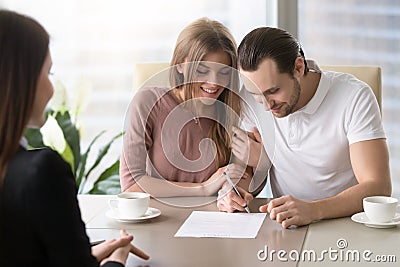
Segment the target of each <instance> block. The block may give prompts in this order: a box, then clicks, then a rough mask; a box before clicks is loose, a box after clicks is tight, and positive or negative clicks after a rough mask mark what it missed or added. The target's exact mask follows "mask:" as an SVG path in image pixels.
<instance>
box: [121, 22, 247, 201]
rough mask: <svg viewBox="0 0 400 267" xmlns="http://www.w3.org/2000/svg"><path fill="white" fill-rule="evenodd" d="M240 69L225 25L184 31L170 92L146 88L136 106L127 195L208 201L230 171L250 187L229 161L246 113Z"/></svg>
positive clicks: (128, 127)
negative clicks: (235, 133) (236, 130)
mask: <svg viewBox="0 0 400 267" xmlns="http://www.w3.org/2000/svg"><path fill="white" fill-rule="evenodd" d="M236 69H237V47H236V43H235V41H234V38H233V37H232V35H231V34H230V32H229V30H228V29H227V28H226V27H225V26H224V25H222V24H221V23H220V22H217V21H213V20H210V19H207V18H202V19H198V20H196V21H194V22H193V23H191V24H190V25H188V26H187V27H186V28H185V29H184V30H183V31H182V32H181V33H180V35H179V37H178V40H177V43H176V46H175V50H174V54H173V57H172V60H171V68H170V83H171V87H165V88H159V87H151V88H143V89H142V90H141V91H139V92H138V93H137V94H136V95H135V97H134V99H133V100H132V103H131V105H130V109H129V113H128V118H127V119H126V123H125V131H126V134H125V136H124V148H123V152H122V155H121V169H120V174H121V186H122V190H123V191H146V192H148V193H150V194H151V195H152V196H153V197H169V196H210V195H215V194H216V193H217V191H218V190H220V189H221V187H222V186H223V184H224V183H225V178H224V177H223V176H222V173H223V172H224V171H226V172H227V173H228V175H229V176H231V178H233V179H241V180H240V182H239V184H240V185H241V186H242V187H244V188H246V189H247V188H248V183H249V180H250V179H249V175H248V174H247V173H245V172H244V168H243V167H241V166H239V165H236V164H234V163H231V161H230V158H231V149H230V142H231V138H230V136H231V131H232V126H236V125H237V122H238V114H240V110H241V103H240V98H239V96H238V95H237V92H238V75H237V72H236V71H235V70H236ZM245 198H246V199H247V200H250V199H251V198H252V197H251V195H250V194H246V196H245ZM241 204H242V206H245V205H246V203H245V201H244V200H242V201H241ZM239 209H240V208H239Z"/></svg>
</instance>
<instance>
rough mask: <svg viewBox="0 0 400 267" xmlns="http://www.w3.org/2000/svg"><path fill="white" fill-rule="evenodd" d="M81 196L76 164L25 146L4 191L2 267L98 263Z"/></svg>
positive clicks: (1, 205)
mask: <svg viewBox="0 0 400 267" xmlns="http://www.w3.org/2000/svg"><path fill="white" fill-rule="evenodd" d="M0 188H1V186H0ZM76 196H77V188H76V184H75V178H74V176H73V174H72V172H71V168H70V166H69V165H68V164H67V163H66V162H65V161H64V160H63V159H62V158H61V157H60V156H59V154H58V153H57V152H55V151H53V150H51V149H48V148H45V149H37V150H30V151H27V150H25V149H23V148H22V147H20V149H19V150H18V152H17V154H16V155H15V156H14V157H13V159H12V160H11V162H10V163H9V166H8V169H7V172H6V175H5V177H4V180H3V186H2V188H1V193H0V197H1V198H0V221H1V223H0V227H1V228H0V237H1V241H0V246H1V250H0V266H8V267H12V266H41V267H46V266H68V267H71V266H74V267H78V266H98V265H99V263H98V262H97V260H96V258H95V257H93V256H92V255H91V249H90V244H89V238H88V236H87V235H86V231H85V225H84V223H83V221H82V219H81V213H80V210H79V206H78V200H77V197H76ZM104 266H119V267H120V266H123V265H121V264H120V263H116V262H108V263H106V264H105V265H104Z"/></svg>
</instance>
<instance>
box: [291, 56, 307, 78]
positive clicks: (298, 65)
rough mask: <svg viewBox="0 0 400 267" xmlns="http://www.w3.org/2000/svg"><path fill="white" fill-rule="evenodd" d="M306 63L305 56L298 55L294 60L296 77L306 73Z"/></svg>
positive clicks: (294, 74)
mask: <svg viewBox="0 0 400 267" xmlns="http://www.w3.org/2000/svg"><path fill="white" fill-rule="evenodd" d="M305 67H306V66H305V63H304V58H303V57H297V58H296V60H295V61H294V70H293V76H294V77H296V78H301V77H303V75H304V69H305Z"/></svg>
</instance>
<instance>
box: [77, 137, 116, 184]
mask: <svg viewBox="0 0 400 267" xmlns="http://www.w3.org/2000/svg"><path fill="white" fill-rule="evenodd" d="M122 135H123V132H121V133H118V134H117V135H116V136H114V137H113V138H112V139H111V140H110V141H109V142H108V143H107V144H106V145H105V146H103V147H102V148H100V149H99V153H98V155H97V159H96V161H95V162H94V164H93V165H92V167H91V168H90V169H89V171H88V172H87V173H86V174H85V176H86V177H89V174H90V173H91V172H92V171H93V169H94V168H96V167H97V165H99V163H100V162H101V160H102V159H103V158H104V156H105V155H106V154H107V153H108V150H109V149H110V147H111V145H112V143H113V142H114V141H115V140H116V139H118V138H119V137H121V136H122Z"/></svg>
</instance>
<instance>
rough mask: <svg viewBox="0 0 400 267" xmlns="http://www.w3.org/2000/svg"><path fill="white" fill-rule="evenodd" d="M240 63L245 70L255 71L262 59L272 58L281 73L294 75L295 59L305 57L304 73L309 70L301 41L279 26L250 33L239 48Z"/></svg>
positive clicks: (262, 28)
mask: <svg viewBox="0 0 400 267" xmlns="http://www.w3.org/2000/svg"><path fill="white" fill-rule="evenodd" d="M238 53H239V64H240V67H241V68H242V69H243V70H245V71H255V70H257V69H258V66H259V65H260V63H261V61H263V60H264V59H266V58H269V59H272V60H273V61H274V62H275V63H276V64H277V66H278V70H279V72H280V73H288V74H289V75H290V76H293V70H294V67H295V66H294V64H295V60H296V58H298V57H302V58H304V64H305V69H304V75H306V74H307V72H308V67H307V62H306V60H305V57H304V52H303V50H302V49H301V47H300V44H299V42H298V41H297V40H296V39H295V38H294V37H293V36H292V35H291V34H290V33H288V32H287V31H284V30H282V29H278V28H270V27H261V28H257V29H255V30H253V31H251V32H250V33H248V34H247V35H246V36H245V37H244V38H243V40H242V42H241V43H240V45H239V49H238Z"/></svg>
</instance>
